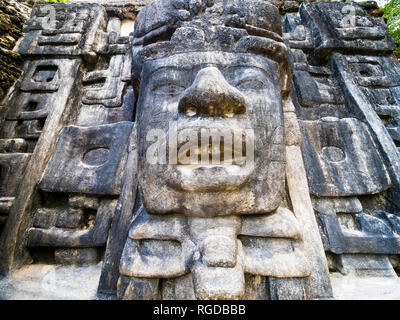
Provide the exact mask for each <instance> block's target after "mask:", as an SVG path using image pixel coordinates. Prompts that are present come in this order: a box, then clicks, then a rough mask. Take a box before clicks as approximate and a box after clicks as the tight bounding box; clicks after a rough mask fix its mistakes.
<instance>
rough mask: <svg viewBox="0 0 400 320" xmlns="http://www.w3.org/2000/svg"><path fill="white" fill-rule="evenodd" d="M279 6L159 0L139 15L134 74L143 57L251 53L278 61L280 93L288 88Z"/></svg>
mask: <svg viewBox="0 0 400 320" xmlns="http://www.w3.org/2000/svg"><path fill="white" fill-rule="evenodd" d="M281 36H282V23H281V17H280V15H279V11H278V9H277V8H276V7H275V6H273V5H271V4H269V3H266V2H261V1H246V0H223V1H221V0H216V1H212V0H173V1H171V0H158V1H155V2H153V3H152V4H150V5H148V6H146V7H145V8H144V9H143V10H141V11H140V13H139V14H138V16H137V19H136V22H135V33H134V41H133V52H134V58H133V61H134V77H136V78H137V77H138V75H139V74H140V70H141V67H142V64H143V62H144V61H146V60H151V59H158V58H164V57H167V56H170V55H173V54H177V53H183V52H185V53H186V52H202V51H204V52H205V51H223V52H233V53H253V54H257V55H261V56H264V57H267V58H269V59H272V60H274V61H276V62H277V63H278V65H279V71H280V73H281V88H282V95H283V96H286V95H287V94H288V92H289V91H290V81H289V79H290V68H289V63H288V52H287V47H286V45H285V44H284V42H283V40H282V37H281Z"/></svg>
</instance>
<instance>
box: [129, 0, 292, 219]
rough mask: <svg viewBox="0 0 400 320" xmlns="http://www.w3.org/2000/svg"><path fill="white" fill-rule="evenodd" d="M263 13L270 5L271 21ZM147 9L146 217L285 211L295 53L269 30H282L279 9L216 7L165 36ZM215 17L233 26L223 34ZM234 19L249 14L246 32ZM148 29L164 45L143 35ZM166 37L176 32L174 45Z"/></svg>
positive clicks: (140, 22) (142, 167)
mask: <svg viewBox="0 0 400 320" xmlns="http://www.w3.org/2000/svg"><path fill="white" fill-rule="evenodd" d="M162 3H163V2H162V1H161V2H160V1H158V2H156V3H154V5H153V6H154V7H157V6H160V4H162ZM165 5H167V4H165ZM257 6H259V7H263V8H264V7H265V6H266V7H267V8H264V9H265V10H266V11H268V15H267V16H268V17H269V18H270V19H269V20H268V22H266V23H264V24H262V22H263V21H262V20H263V19H260V20H257V19H256V23H253V22H254V21H250V20H251V19H250V15H249V12H251V11H252V10H253V11H254V8H255V7H257ZM232 7H234V8H236V9H235V10H236V11H235V10H232ZM218 8H219V9H218ZM229 8H230V9H229ZM146 9H147V11H149V10H150V11H151V10H154V8H152V6H151V5H150V6H148V7H146ZM146 9H145V11H141V12H140V14H139V15H138V18H137V20H136V29H135V30H136V31H135V32H136V38H135V40H134V44H136V45H135V46H134V53H135V54H136V57H134V61H135V63H136V66H135V67H134V71H135V70H136V74H137V79H136V81H138V80H139V82H140V90H138V91H139V100H138V108H137V109H138V122H137V123H138V124H139V125H138V137H139V138H138V151H139V154H140V155H143V156H142V157H141V158H140V159H139V171H138V173H139V183H140V187H141V192H142V199H143V201H144V205H145V207H146V209H147V210H148V212H149V213H154V214H167V213H183V214H186V215H188V216H200V217H209V216H216V215H230V214H255V213H268V212H272V211H274V210H276V209H277V208H278V206H279V205H280V202H281V200H282V194H283V192H284V183H285V164H284V154H285V139H284V129H283V128H284V127H283V113H282V93H283V94H285V92H287V91H288V88H287V85H286V78H285V77H286V75H287V74H286V73H285V71H284V70H286V65H287V53H286V47H285V46H284V45H283V43H282V42H280V41H275V39H271V37H272V38H278V39H279V38H280V36H279V34H276V33H275V32H274V31H277V30H280V26H278V28H277V27H276V26H274V27H271V26H270V25H269V24H271V21H277V22H278V23H280V19H279V13H278V11H277V9H276V8H274V7H273V6H270V5H268V4H265V3H258V2H254V3H253V2H252V4H251V5H250V6H249V8H243V4H242V5H241V6H240V7H235V6H234V4H233V5H232V4H230V5H228V4H225V5H223V4H222V3H216V4H214V5H213V6H211V7H209V8H206V9H203V10H200V11H198V13H193V12H192V11H191V10H190V9H189V10H188V15H189V16H190V17H191V18H186V20H185V21H178V22H176V21H175V23H174V24H173V26H171V25H170V20H169V21H168V22H165V23H164V25H163V24H162V23H161V22H160V25H161V26H160V25H158V26H157V28H156V29H154V28H155V27H154V23H153V24H152V25H150V23H149V22H148V21H147V20H146V19H145V17H146ZM261 9H262V8H261ZM261 9H260V10H261ZM213 10H222V11H223V12H228V13H227V14H223V15H219V17H220V18H221V17H222V19H224V22H221V21H216V22H215V26H213V23H212V19H211V18H210V17H212V16H213V15H212V12H213ZM246 10H247V11H246ZM181 11H182V10H181ZM231 11H233V12H236V13H235V14H233V15H237V14H239V16H242V18H241V19H242V21H241V23H240V24H235V23H232V19H231V18H232V13H229V12H231ZM237 12H239V13H237ZM153 13H154V12H153ZM253 14H254V13H253ZM247 17H249V18H247ZM156 18H157V15H156ZM206 18H207V19H209V21H210V25H207V24H205V23H204V22H205V21H208V20H207V19H206ZM246 19H247V20H246ZM249 19H250V20H249ZM177 20H179V19H178V18H177ZM189 20H190V21H189ZM152 22H154V21H152ZM146 23H148V24H149V26H148V29H149V30H150V29H152V30H150V31H148V33H147V34H150V36H152V35H153V34H157V35H158V36H157V37H156V38H155V40H154V39H153V40H152V41H150V40H149V37H150V36H146V33H145V32H144V31H143V30H146ZM224 23H225V25H224ZM251 23H252V24H251ZM259 23H261V24H262V25H258V24H259ZM221 24H222V25H221ZM227 25H229V27H227ZM171 28H175V29H173V31H171ZM160 30H161V31H160ZM162 30H170V31H169V34H172V36H171V35H169V37H170V39H169V41H164V40H165V37H164V36H161V35H160V33H162V32H163V31H162ZM254 30H256V31H257V32H256V33H257V36H253V35H251V33H254V32H255V31H254ZM277 32H279V31H277ZM140 35H141V37H139V36H140ZM223 35H224V36H223ZM258 35H262V36H258ZM160 39H162V40H160ZM149 42H150V44H149ZM271 52H275V54H274V55H272V54H271ZM285 57H286V58H285ZM138 61H139V62H138ZM215 136H217V137H218V138H216V139H217V140H213V139H214V137H215ZM218 139H219V140H218ZM144 155H146V156H144ZM229 155H232V161H227V158H229ZM227 156H228V157H227ZM155 158H156V160H154V159H155ZM205 158H209V159H207V160H209V162H208V163H204V162H203V161H204V160H205ZM228 160H230V159H228Z"/></svg>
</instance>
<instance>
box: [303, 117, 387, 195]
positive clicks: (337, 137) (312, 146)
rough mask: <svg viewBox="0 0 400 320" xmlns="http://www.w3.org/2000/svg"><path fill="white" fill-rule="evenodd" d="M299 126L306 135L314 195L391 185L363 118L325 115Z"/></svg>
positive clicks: (365, 191)
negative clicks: (328, 116)
mask: <svg viewBox="0 0 400 320" xmlns="http://www.w3.org/2000/svg"><path fill="white" fill-rule="evenodd" d="M300 126H301V128H302V130H303V135H304V136H305V138H306V139H305V141H304V143H303V146H302V148H303V154H304V161H305V165H306V168H307V173H308V176H307V178H308V182H309V185H310V189H311V190H310V191H311V193H312V194H313V195H316V196H322V197H340V196H355V195H362V194H374V193H378V192H382V191H385V190H386V189H388V188H389V187H390V185H391V182H390V178H389V175H388V173H387V172H386V170H385V166H384V165H383V161H382V159H381V157H380V156H379V153H378V152H377V151H376V149H375V148H374V142H373V139H372V137H371V136H370V135H369V134H368V131H367V129H366V127H364V126H363V124H362V123H361V122H359V121H357V120H356V119H342V120H339V119H337V118H323V119H322V120H321V121H304V122H301V123H300ZM349 173H351V174H349Z"/></svg>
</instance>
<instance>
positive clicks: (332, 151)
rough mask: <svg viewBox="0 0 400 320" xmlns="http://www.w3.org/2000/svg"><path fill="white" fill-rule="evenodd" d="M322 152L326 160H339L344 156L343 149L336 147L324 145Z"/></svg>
mask: <svg viewBox="0 0 400 320" xmlns="http://www.w3.org/2000/svg"><path fill="white" fill-rule="evenodd" d="M322 154H323V155H324V158H325V159H326V160H327V161H330V162H339V161H343V160H344V159H345V158H346V154H345V153H344V151H343V150H342V149H340V148H337V147H325V148H323V149H322Z"/></svg>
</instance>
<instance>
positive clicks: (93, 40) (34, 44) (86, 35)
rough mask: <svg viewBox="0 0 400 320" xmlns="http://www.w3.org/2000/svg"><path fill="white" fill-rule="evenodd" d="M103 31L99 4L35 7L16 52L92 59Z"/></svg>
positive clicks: (103, 23) (103, 19)
mask: <svg viewBox="0 0 400 320" xmlns="http://www.w3.org/2000/svg"><path fill="white" fill-rule="evenodd" d="M105 28H106V15H105V10H104V8H103V7H102V6H100V5H97V4H89V5H81V6H76V5H68V4H67V5H66V4H52V5H48V4H44V5H37V6H35V7H34V9H33V10H32V14H31V17H30V19H29V20H28V22H27V23H26V25H25V28H24V32H25V33H26V35H25V37H24V38H23V40H22V41H21V42H20V43H19V45H18V49H17V50H18V52H19V53H21V54H22V55H28V56H30V55H34V56H37V55H74V56H79V55H83V56H84V57H85V58H88V59H90V60H93V58H95V57H96V51H97V50H98V49H99V48H98V46H99V45H100V46H101V45H102V42H101V41H98V39H99V38H101V36H102V34H103V33H104V31H105Z"/></svg>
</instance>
